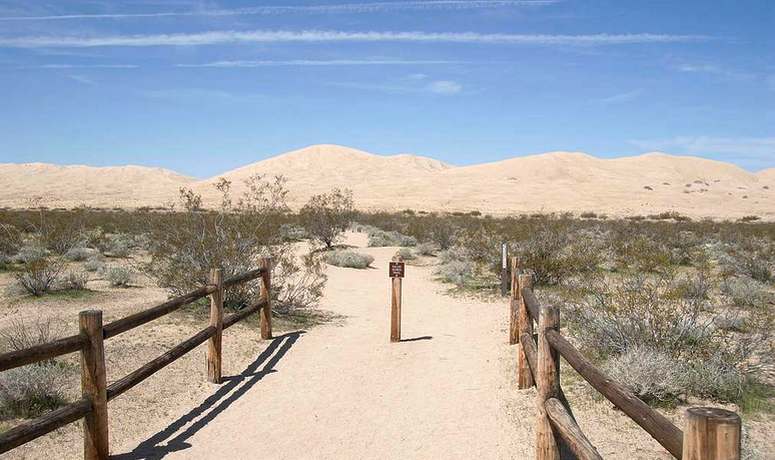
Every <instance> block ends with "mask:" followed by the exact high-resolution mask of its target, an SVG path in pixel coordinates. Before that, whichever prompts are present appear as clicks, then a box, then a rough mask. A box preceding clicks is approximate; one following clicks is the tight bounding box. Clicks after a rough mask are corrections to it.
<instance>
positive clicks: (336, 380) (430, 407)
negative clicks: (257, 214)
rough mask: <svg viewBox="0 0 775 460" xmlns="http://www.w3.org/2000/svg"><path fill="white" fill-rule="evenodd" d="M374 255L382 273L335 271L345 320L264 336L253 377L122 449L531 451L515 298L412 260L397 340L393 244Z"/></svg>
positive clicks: (335, 296) (348, 454)
mask: <svg viewBox="0 0 775 460" xmlns="http://www.w3.org/2000/svg"><path fill="white" fill-rule="evenodd" d="M348 242H349V243H350V244H355V245H358V246H365V237H363V236H362V235H350V238H349V241H348ZM362 251H363V252H367V253H369V254H372V255H373V256H374V257H375V259H376V260H375V262H374V263H373V266H374V267H375V268H374V269H371V270H354V269H341V268H337V267H329V269H328V274H329V281H328V286H327V289H326V295H325V299H324V301H323V304H322V307H323V308H324V309H327V310H330V311H332V312H334V313H337V314H339V315H342V316H343V317H344V319H343V321H341V322H338V323H337V324H330V325H325V326H320V327H315V328H312V329H310V331H308V332H304V333H298V334H294V333H291V334H286V335H285V336H282V337H279V338H277V339H275V340H274V341H273V342H269V343H265V344H262V346H266V347H267V348H266V349H265V350H263V352H262V353H261V355H260V356H259V357H258V359H257V360H256V361H255V362H254V363H253V364H251V365H250V366H249V367H248V369H247V370H246V371H245V372H243V373H242V375H240V376H237V377H233V378H231V379H230V380H228V381H227V382H226V383H224V384H223V385H222V386H221V388H219V389H216V387H214V394H213V396H211V397H210V398H208V400H206V401H204V402H203V403H202V404H201V405H200V406H199V407H198V408H195V409H194V410H193V411H191V412H189V413H188V414H186V415H183V416H182V417H181V418H179V419H178V420H177V421H176V422H174V423H173V424H172V425H170V427H169V428H167V429H166V430H164V431H161V432H159V433H157V434H156V435H154V436H151V437H150V438H148V439H140V440H136V441H135V442H134V443H131V444H129V445H125V446H116V447H118V448H117V449H114V451H113V453H114V454H118V456H117V458H138V457H140V458H160V457H163V456H165V457H166V456H169V457H173V458H216V457H219V458H257V457H260V458H278V459H279V458H288V459H290V458H471V457H479V458H488V459H490V458H527V457H529V456H530V455H531V454H532V452H531V448H530V446H531V445H532V442H531V439H532V434H531V433H532V428H531V427H530V425H532V423H531V420H532V417H533V397H532V392H528V393H524V394H522V395H520V394H518V393H517V392H515V391H514V390H513V377H512V375H513V361H514V360H513V359H511V358H510V356H509V350H510V349H509V347H508V345H507V344H506V342H505V338H506V331H505V328H506V326H507V324H506V316H505V306H504V304H503V303H485V302H478V301H471V300H469V299H456V298H452V297H450V296H447V295H445V294H444V292H443V291H444V289H445V288H444V286H442V285H441V284H439V283H438V282H435V281H433V279H432V269H431V268H430V267H416V266H409V267H407V278H406V279H405V282H404V311H403V331H402V332H403V337H404V339H407V340H406V341H405V342H403V343H400V344H391V343H389V341H388V337H389V316H388V303H387V302H388V299H389V297H388V295H389V283H388V279H387V263H388V261H389V259H390V257H391V256H392V255H393V254H394V253H395V248H392V249H391V248H364V249H362ZM226 340H227V341H226V343H225V345H224V347H225V348H228V337H227V339H226ZM520 413H521V414H520ZM519 415H521V416H522V417H524V418H525V421H524V423H522V422H520V421H519V420H518V419H517V417H518V416H519Z"/></svg>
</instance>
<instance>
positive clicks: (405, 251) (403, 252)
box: [398, 248, 417, 260]
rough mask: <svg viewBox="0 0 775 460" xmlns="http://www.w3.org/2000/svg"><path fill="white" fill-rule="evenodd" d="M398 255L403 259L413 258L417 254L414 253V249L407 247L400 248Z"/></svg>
mask: <svg viewBox="0 0 775 460" xmlns="http://www.w3.org/2000/svg"><path fill="white" fill-rule="evenodd" d="M398 255H400V256H401V258H402V259H404V260H414V259H416V258H417V256H415V255H414V251H412V250H411V249H409V248H401V249H399V250H398Z"/></svg>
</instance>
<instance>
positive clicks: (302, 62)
mask: <svg viewBox="0 0 775 460" xmlns="http://www.w3.org/2000/svg"><path fill="white" fill-rule="evenodd" d="M463 63H465V61H428V60H425V61H423V60H418V61H409V60H401V59H374V60H370V59H330V60H309V59H292V60H284V61H280V60H264V61H215V62H205V63H202V64H176V65H175V67H210V68H239V67H248V68H249V67H267V66H313V67H314V66H360V65H363V66H369V65H450V64H463Z"/></svg>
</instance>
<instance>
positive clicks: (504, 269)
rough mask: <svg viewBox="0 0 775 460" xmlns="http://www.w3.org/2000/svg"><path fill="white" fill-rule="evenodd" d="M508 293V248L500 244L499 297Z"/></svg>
mask: <svg viewBox="0 0 775 460" xmlns="http://www.w3.org/2000/svg"><path fill="white" fill-rule="evenodd" d="M508 293H509V246H508V244H506V243H501V295H502V296H506V294H508Z"/></svg>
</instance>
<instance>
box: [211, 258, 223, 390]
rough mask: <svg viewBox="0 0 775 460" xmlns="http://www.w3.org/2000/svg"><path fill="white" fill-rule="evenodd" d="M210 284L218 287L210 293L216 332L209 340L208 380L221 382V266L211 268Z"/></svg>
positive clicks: (212, 323)
mask: <svg viewBox="0 0 775 460" xmlns="http://www.w3.org/2000/svg"><path fill="white" fill-rule="evenodd" d="M210 284H212V285H214V286H215V287H216V290H215V292H213V293H212V294H210V326H213V327H215V332H214V333H213V336H212V337H210V340H209V341H208V342H207V380H208V381H209V382H212V383H221V346H222V345H221V344H222V339H223V272H221V269H220V268H213V269H212V270H210Z"/></svg>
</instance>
